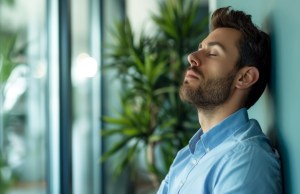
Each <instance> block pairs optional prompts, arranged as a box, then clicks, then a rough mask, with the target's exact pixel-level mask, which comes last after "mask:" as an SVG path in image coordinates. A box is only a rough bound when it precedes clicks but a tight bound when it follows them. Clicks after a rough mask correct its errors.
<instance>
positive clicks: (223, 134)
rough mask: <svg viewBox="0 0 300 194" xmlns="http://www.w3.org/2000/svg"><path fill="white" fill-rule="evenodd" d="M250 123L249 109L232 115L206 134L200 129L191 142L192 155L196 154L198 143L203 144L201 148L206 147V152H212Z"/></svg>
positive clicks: (243, 109)
mask: <svg viewBox="0 0 300 194" xmlns="http://www.w3.org/2000/svg"><path fill="white" fill-rule="evenodd" d="M248 121H249V118H248V113H247V109H246V108H242V109H240V110H238V111H236V112H235V113H233V114H231V115H230V116H229V117H227V118H226V119H224V120H223V121H221V122H220V123H219V124H217V125H216V126H214V127H213V128H211V129H210V130H209V131H208V132H206V133H203V131H202V129H201V128H200V129H199V130H198V131H197V133H196V134H195V135H194V136H193V137H192V138H191V140H190V142H189V149H190V151H191V153H194V152H195V149H196V146H198V145H197V144H198V142H201V144H200V146H204V150H206V151H208V150H212V149H213V148H215V147H216V146H218V145H219V144H221V143H222V142H223V141H224V140H226V139H227V138H228V137H230V136H231V135H233V134H234V132H235V131H236V130H238V129H239V128H240V127H241V126H243V125H244V124H246V123H247V122H248Z"/></svg>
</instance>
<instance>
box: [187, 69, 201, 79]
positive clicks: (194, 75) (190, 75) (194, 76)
mask: <svg viewBox="0 0 300 194" xmlns="http://www.w3.org/2000/svg"><path fill="white" fill-rule="evenodd" d="M185 78H191V79H199V75H198V74H197V73H195V72H194V71H193V70H188V71H187V72H186V75H185Z"/></svg>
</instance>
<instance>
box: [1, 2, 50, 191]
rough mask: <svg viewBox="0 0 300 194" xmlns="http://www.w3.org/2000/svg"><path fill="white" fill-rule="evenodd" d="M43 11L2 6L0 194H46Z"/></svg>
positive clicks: (31, 4) (41, 7) (18, 4)
mask: <svg viewBox="0 0 300 194" xmlns="http://www.w3.org/2000/svg"><path fill="white" fill-rule="evenodd" d="M45 6H46V1H45V0H27V1H22V0H0V73H1V76H0V193H1V194H27V193H28V194H43V193H46V181H45V180H46V146H45V137H46V136H45V134H46V119H45V118H46V115H45V112H46V110H45V99H46V94H45V84H46V70H47V63H46V37H45V12H46V11H45ZM37 8H38V9H37Z"/></svg>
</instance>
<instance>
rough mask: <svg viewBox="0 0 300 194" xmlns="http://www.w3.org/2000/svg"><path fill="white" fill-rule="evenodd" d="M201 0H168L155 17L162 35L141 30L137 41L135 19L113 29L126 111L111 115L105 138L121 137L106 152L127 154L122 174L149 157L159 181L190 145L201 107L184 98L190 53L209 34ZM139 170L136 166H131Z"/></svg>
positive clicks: (113, 57) (113, 61)
mask: <svg viewBox="0 0 300 194" xmlns="http://www.w3.org/2000/svg"><path fill="white" fill-rule="evenodd" d="M199 11H200V5H199V1H193V0H165V1H163V2H161V3H160V5H159V13H158V14H156V15H152V17H151V18H152V20H153V22H154V23H155V25H156V28H157V29H155V30H156V34H155V35H152V36H147V35H146V34H145V33H141V34H140V35H139V36H138V37H139V39H138V40H136V37H137V36H136V35H135V34H134V32H133V31H132V28H131V25H130V21H129V20H128V19H124V21H120V22H119V23H118V24H117V25H116V28H115V31H114V32H113V35H114V37H115V39H116V41H115V44H113V45H110V50H109V54H108V58H109V59H110V63H109V64H108V65H107V66H108V67H109V68H112V69H114V70H116V71H117V73H118V76H119V78H120V79H121V83H122V93H121V96H120V99H121V108H120V109H121V110H120V112H118V113H117V114H116V115H115V116H110V117H108V116H105V117H103V121H104V122H105V123H106V124H109V125H108V126H110V127H107V128H105V129H103V130H102V135H103V136H113V135H119V136H121V139H120V141H118V142H115V144H113V145H112V146H111V147H110V148H109V149H108V151H107V152H105V153H104V154H103V155H102V158H101V160H102V161H105V160H106V159H108V158H110V157H111V156H113V155H115V154H116V153H117V152H123V158H122V159H121V160H119V161H118V166H117V168H116V173H120V172H122V171H123V170H124V168H125V167H127V166H129V165H131V166H137V164H136V163H137V161H139V159H138V158H139V155H140V154H141V152H143V153H145V154H144V155H145V156H146V157H145V160H144V162H145V163H146V165H145V166H147V170H148V172H149V175H150V179H151V181H152V183H153V185H158V183H159V182H160V181H161V180H162V178H163V177H164V176H165V175H166V173H167V171H168V168H169V167H170V165H171V163H172V161H173V159H174V157H175V154H176V153H177V151H178V150H179V149H181V148H182V147H183V146H185V145H186V144H187V143H188V140H189V139H190V137H191V135H192V134H193V133H194V130H195V128H197V127H198V126H197V123H198V122H197V118H195V115H196V114H195V111H196V110H194V109H193V108H191V107H190V106H188V105H185V104H183V103H182V102H181V101H180V98H179V96H178V88H179V86H180V84H181V82H182V75H183V73H184V71H185V70H186V68H187V66H188V64H187V61H186V56H187V53H189V52H191V51H193V50H195V49H197V47H198V43H199V41H200V40H201V39H202V38H203V37H204V36H205V35H206V34H207V31H208V29H207V23H208V17H207V16H201V13H199ZM131 169H132V173H133V174H134V173H135V171H134V170H137V169H136V168H131Z"/></svg>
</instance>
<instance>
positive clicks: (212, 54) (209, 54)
mask: <svg viewBox="0 0 300 194" xmlns="http://www.w3.org/2000/svg"><path fill="white" fill-rule="evenodd" d="M207 55H208V56H217V54H216V53H208V54H207Z"/></svg>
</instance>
